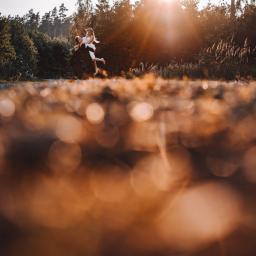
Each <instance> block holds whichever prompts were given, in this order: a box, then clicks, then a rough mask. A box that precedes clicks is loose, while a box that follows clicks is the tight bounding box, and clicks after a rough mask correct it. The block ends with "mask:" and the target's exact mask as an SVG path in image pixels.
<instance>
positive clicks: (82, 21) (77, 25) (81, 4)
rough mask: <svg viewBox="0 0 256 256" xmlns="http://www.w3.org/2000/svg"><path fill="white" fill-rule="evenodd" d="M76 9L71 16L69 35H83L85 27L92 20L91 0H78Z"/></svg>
mask: <svg viewBox="0 0 256 256" xmlns="http://www.w3.org/2000/svg"><path fill="white" fill-rule="evenodd" d="M77 6H78V7H77V11H76V13H75V14H74V16H73V20H72V23H73V25H72V27H71V33H70V35H71V37H72V38H74V37H75V36H76V35H84V32H85V28H86V27H88V26H90V25H91V22H92V11H93V9H92V2H91V0H78V1H77Z"/></svg>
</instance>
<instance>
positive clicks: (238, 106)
mask: <svg viewBox="0 0 256 256" xmlns="http://www.w3.org/2000/svg"><path fill="white" fill-rule="evenodd" d="M0 116H1V119H0V122H1V127H0V166H1V168H0V170H1V172H0V175H1V178H0V251H1V255H4V256H5V255H19V256H23V255H24V256H30V255H31V256H34V255H37V256H40V255H42V256H45V255H48V256H58V255H64V256H65V255H81V256H84V255H88V256H105V255H117V256H121V255H122V256H123V255H124V256H131V255H133V256H135V255H138V256H143V255H157V256H165V255H166V256H167V255H168V256H172V255H173V256H174V255H175V256H177V255H179V256H184V255H204V256H208V255H209V256H210V255H212V256H216V255H232V256H236V255H241V256H242V255H243V256H245V255H248V256H252V255H254V254H255V251H256V245H255V239H256V208H255V195H256V157H255V156H256V143H255V142H256V132H255V127H256V83H254V82H252V83H224V82H215V81H212V82H208V81H198V82H197V81H195V82H191V81H165V80H162V79H156V78H154V77H151V76H148V77H146V78H144V79H134V80H125V79H112V80H96V79H94V80H88V81H67V80H63V81H62V80H59V81H54V80H53V81H48V82H40V83H20V84H19V85H15V86H14V87H11V88H9V89H6V90H2V91H1V92H0Z"/></svg>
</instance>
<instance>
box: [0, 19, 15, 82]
mask: <svg viewBox="0 0 256 256" xmlns="http://www.w3.org/2000/svg"><path fill="white" fill-rule="evenodd" d="M15 57H16V53H15V49H14V47H13V46H12V43H11V34H10V25H9V22H8V20H7V19H5V18H0V76H1V77H3V76H4V73H5V69H4V68H5V66H6V65H8V64H9V63H10V62H11V61H13V60H14V59H15Z"/></svg>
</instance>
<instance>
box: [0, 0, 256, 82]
mask: <svg viewBox="0 0 256 256" xmlns="http://www.w3.org/2000/svg"><path fill="white" fill-rule="evenodd" d="M67 12H68V10H67V8H66V7H65V5H64V4H62V5H61V6H59V7H58V8H56V7H55V8H54V9H53V10H52V11H50V12H47V13H45V14H44V15H42V16H40V15H39V13H35V12H34V11H33V10H30V11H29V12H28V14H26V15H25V16H24V17H19V16H15V17H11V16H8V17H4V16H2V15H1V16H0V78H2V79H32V78H57V77H72V76H73V70H72V67H71V65H70V59H71V57H72V51H71V49H72V46H73V44H74V42H73V39H74V37H75V36H76V35H84V29H85V28H86V27H89V26H90V27H93V28H94V29H95V31H96V36H97V38H98V39H99V40H100V42H101V43H100V44H99V45H97V55H98V56H99V57H104V58H105V59H106V60H107V68H108V71H109V73H112V74H119V73H120V72H121V71H122V70H124V71H127V70H128V69H129V68H130V67H136V66H138V65H139V63H141V62H144V63H156V64H158V65H166V64H169V63H172V65H173V64H175V63H178V64H179V65H180V64H181V63H188V62H190V63H196V64H198V63H202V62H204V63H206V62H207V61H208V62H207V63H206V64H207V65H209V66H211V65H214V64H215V65H221V64H222V63H227V62H231V63H232V58H231V57H232V54H231V53H230V52H228V53H227V52H225V53H223V51H224V50H225V51H233V52H234V55H235V54H236V55H237V52H236V49H238V48H239V49H240V50H239V51H240V52H242V53H243V52H245V50H243V49H244V48H246V54H247V55H248V56H246V58H243V61H241V63H242V64H243V65H245V64H246V65H251V66H253V65H254V63H255V56H254V54H255V51H254V50H253V49H254V48H255V45H256V33H255V24H256V6H255V4H254V3H253V2H252V3H250V4H249V3H248V2H243V1H240V0H237V1H235V0H231V2H230V3H227V4H224V3H222V4H220V5H211V4H208V5H207V6H206V7H205V8H203V9H201V10H199V8H198V1H197V0H177V1H172V2H166V1H160V0H159V1H155V0H141V1H137V2H136V3H135V4H131V2H130V1H129V0H116V1H114V3H113V2H112V1H111V4H110V1H108V0H98V2H97V4H96V5H93V3H92V1H90V0H78V1H77V10H76V11H75V13H74V14H72V15H71V16H68V15H67ZM219 42H222V43H221V44H220V45H222V49H219V48H218V47H215V46H216V45H217V44H219ZM230 42H231V43H230ZM245 42H246V45H245ZM226 45H229V46H228V47H227V46H226ZM224 46H225V47H224ZM224 48H225V49H224ZM207 49H214V52H213V50H212V51H210V50H209V51H207ZM219 52H221V53H223V54H222V57H221V58H219V57H218V56H219ZM239 54H240V53H239ZM211 55H212V56H211ZM216 56H217V57H216ZM223 56H231V57H229V58H226V57H223ZM239 56H240V55H239ZM220 59H221V61H220ZM244 59H246V60H247V62H246V63H244ZM205 60H207V61H205ZM209 60H210V61H211V62H212V63H211V62H209Z"/></svg>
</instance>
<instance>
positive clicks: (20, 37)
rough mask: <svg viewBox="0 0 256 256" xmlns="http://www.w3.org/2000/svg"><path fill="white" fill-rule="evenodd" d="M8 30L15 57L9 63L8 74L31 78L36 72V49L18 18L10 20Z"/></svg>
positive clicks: (13, 76) (14, 76)
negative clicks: (9, 28)
mask: <svg viewBox="0 0 256 256" xmlns="http://www.w3.org/2000/svg"><path fill="white" fill-rule="evenodd" d="M10 31H11V42H12V45H13V47H14V49H15V52H16V58H15V60H13V61H12V62H11V65H9V68H8V71H7V73H8V76H9V77H12V78H20V77H22V78H31V77H33V76H35V75H36V73H37V54H38V52H37V49H36V47H35V45H34V43H33V41H32V40H31V38H30V37H29V35H28V33H27V31H26V30H25V28H24V25H23V24H22V23H21V22H20V21H19V20H16V19H13V20H11V30H10Z"/></svg>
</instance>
